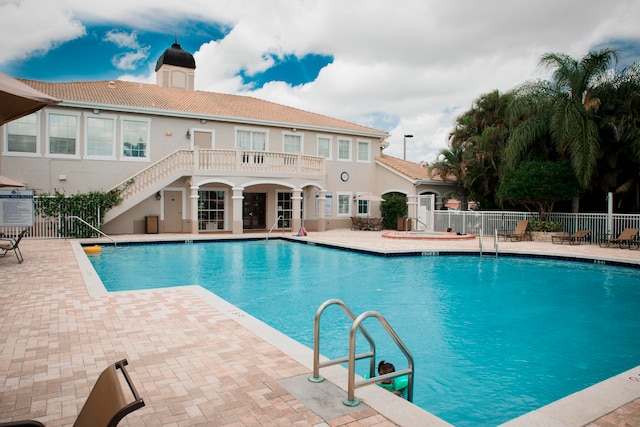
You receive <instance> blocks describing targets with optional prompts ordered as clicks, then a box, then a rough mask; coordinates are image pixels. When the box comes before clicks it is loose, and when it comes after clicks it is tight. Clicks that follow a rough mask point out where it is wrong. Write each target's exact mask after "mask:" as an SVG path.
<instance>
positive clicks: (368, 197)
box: [356, 193, 384, 202]
mask: <svg viewBox="0 0 640 427" xmlns="http://www.w3.org/2000/svg"><path fill="white" fill-rule="evenodd" d="M356 200H369V201H371V202H384V199H383V198H382V197H380V196H376V195H375V194H371V193H368V194H361V195H359V196H358V197H356Z"/></svg>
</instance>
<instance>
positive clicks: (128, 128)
mask: <svg viewBox="0 0 640 427" xmlns="http://www.w3.org/2000/svg"><path fill="white" fill-rule="evenodd" d="M148 141H149V122H147V121H141V120H123V121H122V156H123V157H124V158H128V159H140V160H142V159H146V158H147V157H148V156H149V147H148Z"/></svg>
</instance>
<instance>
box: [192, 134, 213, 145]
mask: <svg viewBox="0 0 640 427" xmlns="http://www.w3.org/2000/svg"><path fill="white" fill-rule="evenodd" d="M193 145H195V146H197V147H200V148H202V149H211V148H213V133H212V132H203V131H199V130H194V131H193Z"/></svg>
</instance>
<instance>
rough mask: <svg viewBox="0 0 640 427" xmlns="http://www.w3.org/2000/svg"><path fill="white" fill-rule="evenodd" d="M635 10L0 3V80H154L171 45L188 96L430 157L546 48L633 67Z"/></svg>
mask: <svg viewBox="0 0 640 427" xmlns="http://www.w3.org/2000/svg"><path fill="white" fill-rule="evenodd" d="M639 20H640V0H613V1H609V2H605V1H599V0H519V1H504V0H483V1H477V0H393V1H391V0H386V1H383V0H268V1H267V0H226V1H225V0H187V1H178V2H176V1H175V0H136V1H131V0H109V1H108V2H105V1H104V0H100V1H98V0H0V71H2V72H4V73H6V74H9V75H12V76H14V77H21V78H29V79H36V80H47V81H71V80H101V79H117V78H119V79H127V80H135V81H145V82H150V83H153V82H155V74H154V67H155V63H156V61H157V59H158V57H159V56H160V55H161V54H162V52H164V50H165V49H167V48H168V47H170V46H171V44H172V43H173V42H174V41H175V37H176V36H177V37H178V41H179V43H180V44H181V45H182V47H183V48H184V49H186V50H188V51H189V52H191V53H193V54H194V56H195V58H196V65H197V68H196V88H197V89H199V90H208V91H217V92H225V93H235V94H244V95H251V96H254V97H258V98H264V99H268V100H270V101H274V102H278V103H282V104H286V105H290V106H293V107H298V108H302V109H305V110H310V111H313V112H316V113H321V114H326V115H329V116H333V117H337V118H341V119H345V120H349V121H352V122H356V123H361V124H364V125H368V126H372V127H375V128H378V129H382V130H386V131H388V132H389V133H390V134H391V136H390V137H389V139H388V141H389V142H390V143H391V145H390V147H389V148H387V149H386V150H385V153H386V154H389V155H394V156H397V157H402V156H403V135H404V134H412V135H414V138H412V139H408V140H407V160H412V161H416V162H419V161H433V160H434V159H435V158H436V155H437V153H438V152H439V151H440V150H441V149H442V148H445V147H446V146H447V135H448V133H449V132H450V131H451V130H452V128H453V123H454V120H455V118H456V117H457V116H458V115H460V114H461V113H463V112H464V111H466V110H468V109H469V108H470V107H471V105H472V103H473V101H474V100H475V99H476V98H478V96H480V95H481V94H483V93H487V92H491V91H493V90H495V89H498V90H500V91H506V90H509V89H512V88H513V87H515V86H516V85H518V84H520V83H522V82H524V81H526V80H530V79H536V78H547V77H548V76H549V72H548V71H547V70H544V69H541V68H539V67H538V66H537V62H538V59H539V57H540V56H541V55H542V54H544V53H547V52H562V53H566V54H569V55H572V56H573V57H576V58H580V57H582V56H584V55H585V54H586V53H587V52H589V51H590V50H594V49H598V48H601V47H614V48H618V49H620V51H621V53H622V61H621V63H620V64H619V66H624V65H628V64H630V63H633V62H640V25H638V22H639Z"/></svg>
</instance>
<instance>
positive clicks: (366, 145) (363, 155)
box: [358, 141, 371, 162]
mask: <svg viewBox="0 0 640 427" xmlns="http://www.w3.org/2000/svg"><path fill="white" fill-rule="evenodd" d="M358 161H359V162H370V161H371V143H370V142H369V141H358Z"/></svg>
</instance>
